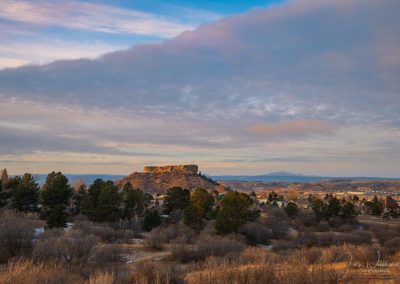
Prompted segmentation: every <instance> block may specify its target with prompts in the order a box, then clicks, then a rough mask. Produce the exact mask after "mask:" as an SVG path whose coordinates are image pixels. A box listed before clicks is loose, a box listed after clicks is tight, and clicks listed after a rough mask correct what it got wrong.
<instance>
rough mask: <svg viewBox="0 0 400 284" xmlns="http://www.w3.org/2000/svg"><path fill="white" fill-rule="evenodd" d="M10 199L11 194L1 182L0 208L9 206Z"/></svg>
mask: <svg viewBox="0 0 400 284" xmlns="http://www.w3.org/2000/svg"><path fill="white" fill-rule="evenodd" d="M9 198H10V192H9V191H8V190H7V189H6V188H5V187H4V186H3V183H2V182H1V180H0V208H2V207H4V206H6V205H7V204H8V200H9Z"/></svg>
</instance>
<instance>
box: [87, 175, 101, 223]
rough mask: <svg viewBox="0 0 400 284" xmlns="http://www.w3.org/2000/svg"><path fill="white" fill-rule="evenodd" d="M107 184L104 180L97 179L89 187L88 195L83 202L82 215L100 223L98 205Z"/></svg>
mask: <svg viewBox="0 0 400 284" xmlns="http://www.w3.org/2000/svg"><path fill="white" fill-rule="evenodd" d="M105 185H106V182H105V181H104V180H102V179H96V180H95V181H94V182H93V183H92V184H91V185H90V187H89V189H88V192H87V194H86V195H85V197H84V199H83V202H82V213H83V214H85V215H86V216H87V217H88V218H89V219H90V220H92V221H99V213H98V205H99V196H100V192H101V190H102V189H103V188H104V187H105Z"/></svg>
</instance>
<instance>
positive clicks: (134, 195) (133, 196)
mask: <svg viewBox="0 0 400 284" xmlns="http://www.w3.org/2000/svg"><path fill="white" fill-rule="evenodd" d="M152 199H153V196H151V195H150V194H147V193H144V192H143V191H142V190H140V189H133V187H132V185H131V183H130V182H127V183H126V184H124V186H123V189H122V200H123V203H124V214H123V215H124V217H125V218H132V217H134V216H135V215H137V216H142V215H143V213H144V210H145V208H146V207H147V206H148V205H149V204H150V201H151V200H152Z"/></svg>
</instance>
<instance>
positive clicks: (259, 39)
mask: <svg viewBox="0 0 400 284" xmlns="http://www.w3.org/2000/svg"><path fill="white" fill-rule="evenodd" d="M399 12H400V2H399V1H397V0H384V1H375V0H352V1H348V0H335V1H316V0H315V1H313V0H296V1H290V2H287V3H284V4H279V5H278V4H277V5H275V6H271V7H269V8H266V9H259V10H254V11H251V12H248V13H245V14H242V15H239V16H233V17H228V18H225V19H222V20H219V21H217V22H214V23H212V24H208V25H205V26H201V27H200V28H198V29H197V30H195V31H189V32H184V33H183V34H181V35H180V36H178V37H176V38H173V39H170V40H166V41H164V42H161V43H154V44H146V45H136V46H134V47H133V48H131V49H128V50H122V51H117V52H113V53H109V54H106V55H104V56H102V57H100V58H96V59H92V60H89V59H80V60H68V61H56V62H54V63H51V64H47V65H42V66H27V67H20V68H14V69H5V70H3V71H0V99H1V102H0V165H4V166H7V167H9V168H10V169H13V170H14V171H18V172H22V171H27V170H30V171H34V172H43V171H49V170H52V169H53V168H54V169H57V168H59V169H61V170H64V171H67V172H91V173H94V172H103V173H106V172H107V173H129V172H131V171H133V170H140V168H141V167H142V166H143V165H144V164H158V163H183V162H191V163H193V162H194V163H199V164H200V167H201V168H202V169H203V171H204V172H209V173H212V174H220V173H242V174H249V173H262V172H267V171H274V170H287V171H296V172H303V173H315V174H324V175H345V176H349V175H365V176H368V175H369V176H389V177H390V176H391V177H394V176H396V177H399V176H400V162H399V158H400V94H399V92H400V80H399V78H400V33H399V30H400V18H399V17H398V15H399Z"/></svg>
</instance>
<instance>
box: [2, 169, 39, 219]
mask: <svg viewBox="0 0 400 284" xmlns="http://www.w3.org/2000/svg"><path fill="white" fill-rule="evenodd" d="M9 184H14V185H15V188H12V189H11V207H12V208H14V209H17V210H19V211H23V212H29V211H31V212H35V211H37V205H38V199H39V189H40V187H39V184H38V183H37V182H36V180H35V178H34V177H33V176H32V175H31V174H28V173H26V174H24V175H23V176H22V178H18V179H16V182H15V183H14V182H10V183H9Z"/></svg>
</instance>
